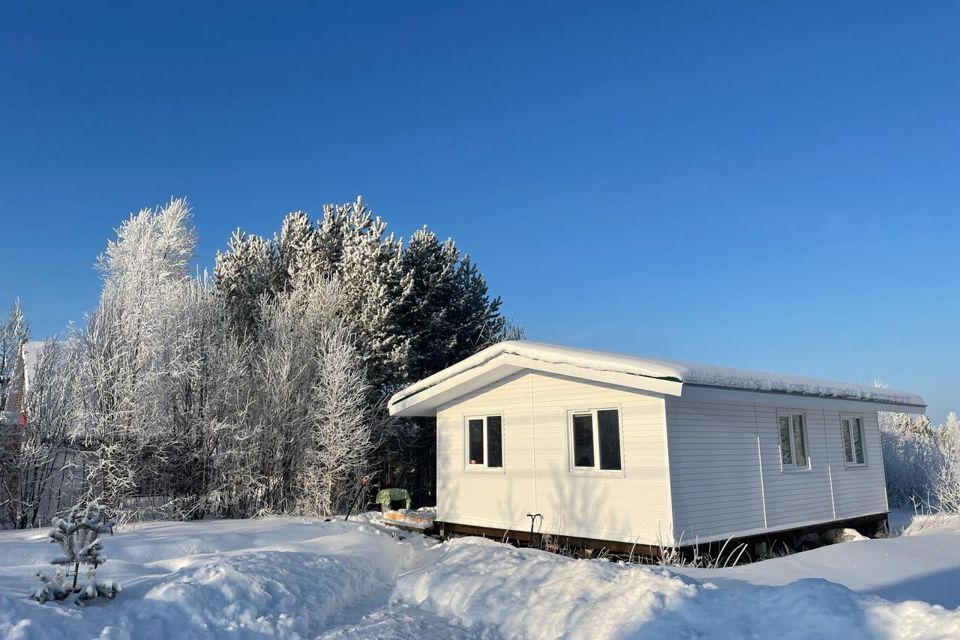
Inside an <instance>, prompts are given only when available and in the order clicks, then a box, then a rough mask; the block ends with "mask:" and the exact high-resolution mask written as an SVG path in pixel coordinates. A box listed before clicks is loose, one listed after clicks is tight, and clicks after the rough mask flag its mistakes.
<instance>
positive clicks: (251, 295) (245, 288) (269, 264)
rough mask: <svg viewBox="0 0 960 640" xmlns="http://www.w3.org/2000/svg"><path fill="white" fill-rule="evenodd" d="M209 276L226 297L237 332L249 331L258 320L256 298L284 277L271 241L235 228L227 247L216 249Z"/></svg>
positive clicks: (269, 292)
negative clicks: (225, 249)
mask: <svg viewBox="0 0 960 640" xmlns="http://www.w3.org/2000/svg"><path fill="white" fill-rule="evenodd" d="M213 280H214V284H215V285H216V288H217V291H219V292H220V294H221V295H223V296H224V297H225V298H226V300H227V304H228V305H229V307H230V311H231V314H232V317H233V320H234V326H235V328H236V329H237V331H238V333H239V334H241V335H251V334H252V333H253V332H254V331H255V328H256V324H257V322H258V318H257V317H256V312H257V309H258V308H259V304H260V298H262V297H264V296H267V297H270V296H272V295H274V294H275V293H276V292H277V291H278V290H279V289H280V288H282V284H283V282H284V281H285V277H284V272H283V269H282V267H281V264H280V258H279V256H278V255H277V251H276V247H275V246H274V244H273V243H272V242H271V241H270V240H267V239H266V238H261V237H260V236H257V235H253V234H250V235H247V234H245V233H243V232H242V231H240V230H239V229H237V230H236V231H234V232H233V236H231V238H230V243H229V246H228V249H227V251H225V252H222V253H221V252H217V257H216V262H215V264H214V269H213Z"/></svg>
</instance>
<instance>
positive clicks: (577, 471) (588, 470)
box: [567, 405, 627, 478]
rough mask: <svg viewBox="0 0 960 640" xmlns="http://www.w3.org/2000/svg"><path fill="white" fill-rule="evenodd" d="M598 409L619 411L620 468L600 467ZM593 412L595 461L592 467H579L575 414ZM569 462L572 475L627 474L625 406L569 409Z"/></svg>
mask: <svg viewBox="0 0 960 640" xmlns="http://www.w3.org/2000/svg"><path fill="white" fill-rule="evenodd" d="M598 411H616V412H617V437H618V438H619V439H620V468H619V469H601V468H600V420H599V419H598V417H597V412H598ZM587 413H589V414H591V421H592V426H593V463H594V466H592V467H578V466H577V465H576V464H575V462H576V458H575V457H574V442H573V416H575V415H583V414H587ZM567 464H568V470H569V473H570V474H571V475H578V476H579V475H588V476H613V477H620V478H622V477H625V476H626V468H627V464H626V458H625V455H624V450H623V407H621V406H620V405H613V406H599V407H590V408H584V409H567Z"/></svg>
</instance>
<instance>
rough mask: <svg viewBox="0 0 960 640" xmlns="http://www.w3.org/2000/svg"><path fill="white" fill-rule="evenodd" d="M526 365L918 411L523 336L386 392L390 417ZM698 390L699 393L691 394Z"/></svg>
mask: <svg viewBox="0 0 960 640" xmlns="http://www.w3.org/2000/svg"><path fill="white" fill-rule="evenodd" d="M524 370H530V371H538V372H543V373H548V374H554V375H560V376H566V377H569V378H576V379H581V380H586V381H589V382H598V383H602V384H609V385H615V386H618V387H623V388H627V389H635V390H638V391H645V392H648V393H656V394H660V395H664V396H681V395H683V396H684V397H686V396H687V395H690V394H688V393H684V388H685V387H687V388H688V389H689V391H690V392H694V390H695V389H703V388H709V389H711V390H716V391H721V390H724V391H733V392H736V391H740V392H742V391H751V392H760V393H762V394H777V395H783V394H787V395H792V396H801V397H807V398H811V397H812V398H829V399H832V400H845V401H856V402H857V403H869V404H870V405H871V406H872V407H875V408H876V410H878V411H903V412H908V413H922V412H923V411H925V410H926V403H925V402H924V401H923V399H922V398H920V396H917V395H915V394H911V393H906V392H901V391H895V390H892V389H883V388H875V387H867V386H863V385H852V384H846V383H839V382H831V381H824V380H816V379H813V378H801V377H797V376H784V375H778V374H771V373H760V372H753V371H744V370H739V369H729V368H726V367H715V366H710V365H696V364H691V363H685V362H678V361H669V360H661V359H653V358H642V357H638V356H631V355H624V354H617V353H607V352H602V351H591V350H587V349H579V348H574V347H562V346H556V345H550V344H543V343H537V342H527V341H506V342H500V343H497V344H495V345H492V346H490V347H487V348H486V349H484V350H483V351H480V352H479V353H476V354H474V355H472V356H470V357H469V358H466V359H464V360H461V361H460V362H458V363H456V364H454V365H452V366H450V367H447V368H446V369H443V370H442V371H439V372H437V373H435V374H434V375H432V376H430V377H428V378H424V379H423V380H420V381H419V382H416V383H414V384H412V385H410V386H409V387H407V388H406V389H403V390H401V391H399V392H398V393H396V394H394V395H393V397H391V398H390V401H389V405H388V406H389V410H390V415H392V416H433V415H435V413H436V411H437V409H438V408H439V407H441V406H442V405H444V404H447V403H449V402H452V401H454V400H456V399H457V398H459V397H462V396H464V395H466V394H468V393H471V392H473V391H477V390H479V389H482V388H483V387H486V386H488V385H491V384H494V383H496V382H498V381H500V380H503V379H505V378H507V377H508V376H511V375H513V374H515V373H518V372H520V371H524ZM693 395H696V393H693Z"/></svg>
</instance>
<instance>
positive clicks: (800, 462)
mask: <svg viewBox="0 0 960 640" xmlns="http://www.w3.org/2000/svg"><path fill="white" fill-rule="evenodd" d="M777 427H778V429H779V431H780V464H781V465H782V466H783V468H784V469H787V468H803V469H805V468H807V466H808V464H807V463H808V459H807V433H806V425H805V424H804V419H803V414H802V413H778V414H777Z"/></svg>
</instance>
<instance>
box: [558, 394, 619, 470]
mask: <svg viewBox="0 0 960 640" xmlns="http://www.w3.org/2000/svg"><path fill="white" fill-rule="evenodd" d="M570 435H571V437H570V442H571V447H570V454H571V456H572V460H571V465H572V467H573V468H574V469H580V470H584V469H594V470H598V471H621V470H622V469H623V465H622V464H621V460H620V411H619V410H617V409H596V410H591V411H573V412H571V413H570Z"/></svg>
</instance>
